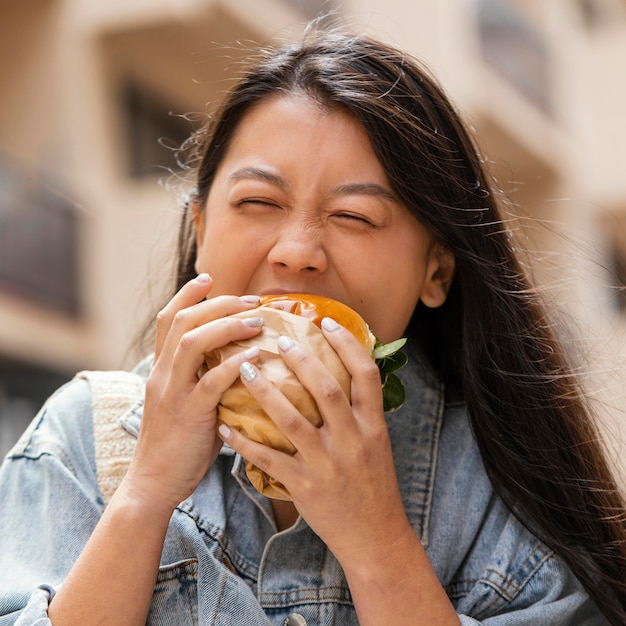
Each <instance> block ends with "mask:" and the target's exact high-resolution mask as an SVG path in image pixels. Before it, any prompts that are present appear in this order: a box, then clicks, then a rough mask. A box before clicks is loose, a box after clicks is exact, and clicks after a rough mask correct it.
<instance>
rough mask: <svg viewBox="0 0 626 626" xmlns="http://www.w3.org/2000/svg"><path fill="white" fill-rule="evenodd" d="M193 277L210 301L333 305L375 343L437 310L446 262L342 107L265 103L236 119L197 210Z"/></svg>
mask: <svg viewBox="0 0 626 626" xmlns="http://www.w3.org/2000/svg"><path fill="white" fill-rule="evenodd" d="M194 211H195V222H196V228H197V239H198V256H197V261H196V271H197V272H208V273H209V274H210V275H211V276H212V277H213V280H214V287H213V290H212V292H211V296H216V295H221V294H234V295H243V294H260V295H262V294H269V293H289V292H299V293H312V294H318V295H323V296H326V297H329V298H334V299H336V300H340V301H341V302H344V303H345V304H347V305H348V306H350V307H351V308H353V309H354V310H356V311H357V312H358V313H360V314H361V316H362V317H363V318H364V319H365V320H366V322H367V323H368V324H369V326H370V328H371V329H372V331H373V332H374V334H375V335H376V336H377V337H378V338H379V339H380V340H381V341H383V342H388V341H392V340H394V339H397V338H398V337H400V336H401V335H402V333H403V332H404V330H405V328H406V326H407V324H408V322H409V319H410V317H411V315H412V313H413V309H414V308H415V305H416V304H417V302H418V300H419V299H420V298H421V299H422V300H423V301H424V303H425V304H426V305H427V306H439V305H440V304H442V303H443V301H444V300H445V296H446V292H447V286H448V283H449V281H450V280H451V274H452V272H453V266H454V261H453V258H452V255H451V254H449V253H448V252H447V251H446V250H445V249H444V248H443V247H442V246H441V245H439V244H438V243H436V242H435V240H434V238H433V237H432V236H431V234H430V233H429V232H428V231H427V230H426V229H425V228H424V226H422V225H421V223H420V222H418V221H417V219H416V218H415V217H414V216H413V215H412V214H411V213H410V212H409V211H408V209H407V208H406V207H405V206H404V205H403V204H402V203H401V202H400V201H399V199H398V198H397V197H396V195H395V194H394V192H393V190H392V188H391V185H390V184H389V181H388V179H387V176H386V174H385V172H384V170H383V168H382V166H381V165H380V163H379V162H378V160H377V158H376V156H375V155H374V151H373V149H372V146H371V144H370V142H369V139H368V137H367V135H366V133H365V131H364V130H363V129H362V127H361V126H360V125H359V123H358V122H357V121H356V120H355V119H354V118H353V117H352V116H351V115H349V114H348V113H346V112H344V111H343V110H341V109H331V110H326V109H323V108H322V107H320V106H319V104H317V103H316V102H315V101H313V100H311V99H309V98H307V97H304V96H293V95H290V96H274V97H271V98H269V99H267V100H264V101H262V102H261V103H260V104H258V105H256V106H255V107H254V108H253V109H252V110H251V111H249V112H248V114H247V115H246V116H245V117H244V119H243V120H242V122H241V124H240V125H239V128H238V129H237V131H236V133H235V135H234V137H233V141H232V144H231V146H230V148H229V150H228V151H227V153H226V155H225V158H224V160H223V161H222V163H221V164H220V166H219V168H218V170H217V172H216V176H215V180H214V182H213V185H212V187H211V191H210V193H209V196H208V200H207V204H206V206H205V207H195V208H194Z"/></svg>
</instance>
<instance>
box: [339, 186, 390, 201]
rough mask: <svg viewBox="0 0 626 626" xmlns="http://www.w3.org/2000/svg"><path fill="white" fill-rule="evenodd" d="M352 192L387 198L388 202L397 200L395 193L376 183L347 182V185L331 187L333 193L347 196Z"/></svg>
mask: <svg viewBox="0 0 626 626" xmlns="http://www.w3.org/2000/svg"><path fill="white" fill-rule="evenodd" d="M353 194H356V195H364V196H376V197H379V198H383V199H385V200H389V201H390V202H396V203H397V202H398V198H397V197H396V196H395V194H393V193H392V192H391V191H389V190H388V189H386V188H385V187H383V186H382V185H379V184H377V183H349V184H347V185H340V186H339V187H335V189H333V195H337V196H348V195H353Z"/></svg>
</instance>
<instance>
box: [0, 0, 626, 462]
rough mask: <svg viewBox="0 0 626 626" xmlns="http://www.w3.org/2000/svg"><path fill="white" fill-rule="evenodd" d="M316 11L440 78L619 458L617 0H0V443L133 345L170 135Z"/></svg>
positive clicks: (163, 249)
mask: <svg viewBox="0 0 626 626" xmlns="http://www.w3.org/2000/svg"><path fill="white" fill-rule="evenodd" d="M320 11H321V12H329V11H333V12H334V14H335V19H336V20H337V21H339V22H345V23H346V24H348V25H349V26H351V27H352V28H353V30H356V31H357V32H366V33H371V34H375V35H378V36H380V37H382V38H383V39H385V40H387V41H389V42H391V43H394V44H398V45H400V46H402V47H404V48H406V49H407V50H409V51H411V52H412V53H414V54H415V55H417V56H419V57H420V58H422V59H423V60H424V61H425V62H426V63H427V64H428V65H429V66H430V68H431V69H432V70H433V72H434V73H435V75H436V76H438V78H439V79H440V81H441V82H442V83H443V84H444V86H445V87H446V89H447V90H448V92H449V94H450V95H451V96H452V98H453V100H454V101H455V102H456V103H457V106H458V107H459V109H460V110H461V112H462V113H463V115H464V117H465V118H466V119H467V121H468V122H469V123H470V124H471V125H472V127H473V128H474V130H475V132H476V136H477V138H478V142H479V144H480V146H481V147H482V149H483V151H484V153H485V154H486V155H487V158H488V161H489V163H490V166H491V167H493V170H494V172H495V173H496V175H497V177H498V181H499V184H500V186H501V187H502V188H503V189H504V190H505V191H506V192H507V193H508V194H509V196H510V197H511V199H512V203H511V205H510V206H509V207H508V210H509V211H510V218H511V220H512V226H513V228H514V231H515V233H516V236H517V237H518V238H519V240H520V241H521V242H522V243H523V244H524V245H525V246H526V247H528V249H529V253H528V256H527V258H526V259H525V261H527V262H528V265H529V269H530V270H531V271H532V272H533V273H534V274H535V276H536V278H537V280H538V281H539V283H540V284H541V285H542V286H543V288H544V289H545V291H546V293H547V295H548V296H549V297H550V298H551V299H552V300H553V301H554V302H556V303H557V305H558V311H556V312H555V316H557V315H558V316H560V317H564V318H566V319H567V320H569V321H570V322H571V323H572V324H573V328H574V329H575V332H574V334H573V336H572V337H570V338H569V339H568V345H570V347H571V348H572V351H573V352H574V353H575V354H576V355H577V356H579V357H581V360H580V361H579V366H580V367H581V370H580V371H581V372H582V374H581V375H582V376H583V380H584V382H585V384H586V385H587V387H588V389H589V391H590V392H591V393H593V397H594V402H595V407H596V409H597V414H598V416H599V420H600V422H601V425H602V429H603V432H605V433H606V434H607V441H608V442H609V444H610V446H611V448H612V451H613V453H614V456H615V457H616V460H617V461H619V460H620V459H621V457H622V456H625V455H624V454H623V450H624V446H625V445H626V425H623V424H624V421H625V418H624V407H626V387H625V384H626V369H625V367H624V366H625V363H626V325H625V323H624V318H625V316H626V297H625V296H624V291H623V287H624V283H625V281H626V238H625V236H624V231H625V229H624V224H625V223H626V166H625V159H624V156H623V155H624V146H625V145H626V120H625V119H624V111H626V2H624V1H623V0H341V1H340V0H336V1H330V0H328V1H326V2H320V1H316V0H291V1H290V0H107V1H106V2H103V1H102V0H0V454H2V455H3V454H4V453H5V452H6V451H7V450H8V449H9V447H10V446H11V445H12V444H13V442H14V441H15V440H16V439H17V437H18V436H19V434H20V433H21V432H22V430H23V429H24V427H25V426H26V424H27V423H28V422H29V421H30V420H31V419H32V417H33V416H34V415H35V413H36V412H37V410H38V408H39V406H40V405H41V403H42V402H43V400H44V399H45V397H46V396H47V395H48V394H49V393H50V392H51V391H52V390H53V389H54V388H55V387H56V386H57V385H59V384H60V383H62V382H64V381H65V380H67V379H68V378H69V377H71V376H72V374H73V373H74V372H75V371H77V370H80V369H83V368H91V369H108V368H118V367H128V366H132V365H133V363H134V362H135V361H136V359H137V358H138V357H139V356H140V351H139V350H138V349H137V348H136V344H135V339H136V337H137V334H138V332H139V331H140V330H141V327H142V326H143V324H144V322H147V321H148V319H149V318H150V316H151V315H152V314H153V313H154V312H155V311H156V310H158V308H159V307H160V305H161V304H163V302H164V300H165V297H166V295H167V294H168V293H169V291H168V290H169V288H170V284H171V279H172V257H173V251H174V243H175V238H176V230H177V222H178V218H179V211H180V206H181V202H182V198H183V195H184V193H185V190H186V188H187V185H186V181H185V179H184V176H181V175H180V172H179V171H178V170H177V169H176V162H175V152H174V150H173V148H175V147H176V146H178V145H180V143H181V142H182V141H183V140H184V138H185V137H186V136H187V135H188V134H189V132H190V131H191V130H192V129H193V128H196V127H198V125H199V124H201V123H202V121H203V120H204V119H205V117H206V115H207V113H208V112H209V111H210V109H211V107H212V106H214V105H215V103H217V102H218V101H219V99H220V97H221V94H222V93H223V90H224V89H225V88H226V87H227V86H228V84H229V81H231V80H232V77H233V76H235V75H236V73H237V72H238V71H239V68H240V64H239V63H240V61H239V60H240V59H241V58H242V56H244V55H245V52H246V50H247V49H250V48H254V47H256V46H258V45H268V44H271V43H273V42H276V41H277V40H278V41H285V40H290V39H297V38H298V37H299V36H300V35H301V34H302V32H303V29H304V27H305V24H306V22H307V21H308V20H309V19H311V18H313V17H315V16H316V15H317V14H318V13H319V12H320ZM555 319H556V317H555ZM485 323H489V320H488V319H486V320H485Z"/></svg>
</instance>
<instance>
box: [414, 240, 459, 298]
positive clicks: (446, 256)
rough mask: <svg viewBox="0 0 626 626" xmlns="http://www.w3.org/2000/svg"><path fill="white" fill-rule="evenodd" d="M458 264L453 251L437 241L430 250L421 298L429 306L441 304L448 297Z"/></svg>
mask: <svg viewBox="0 0 626 626" xmlns="http://www.w3.org/2000/svg"><path fill="white" fill-rule="evenodd" d="M455 267H456V264H455V260H454V254H452V251H451V250H450V249H449V248H447V247H446V246H444V245H443V244H442V243H439V242H435V243H434V244H433V246H432V248H431V250H430V252H429V255H428V262H427V268H426V279H425V281H424V286H423V288H422V294H421V296H420V300H421V301H422V302H423V303H424V304H425V305H426V306H427V307H429V308H432V309H434V308H436V307H438V306H441V305H442V304H443V303H444V302H445V301H446V298H447V297H448V291H449V290H450V285H451V284H452V280H453V278H454V270H455Z"/></svg>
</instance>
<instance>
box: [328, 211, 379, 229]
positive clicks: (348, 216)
mask: <svg viewBox="0 0 626 626" xmlns="http://www.w3.org/2000/svg"><path fill="white" fill-rule="evenodd" d="M335 217H338V218H340V219H345V220H349V221H353V222H356V223H361V224H365V225H367V226H375V224H374V223H373V222H372V221H371V220H370V219H368V218H367V217H365V216H364V215H359V214H356V213H337V214H336V215H335Z"/></svg>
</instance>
